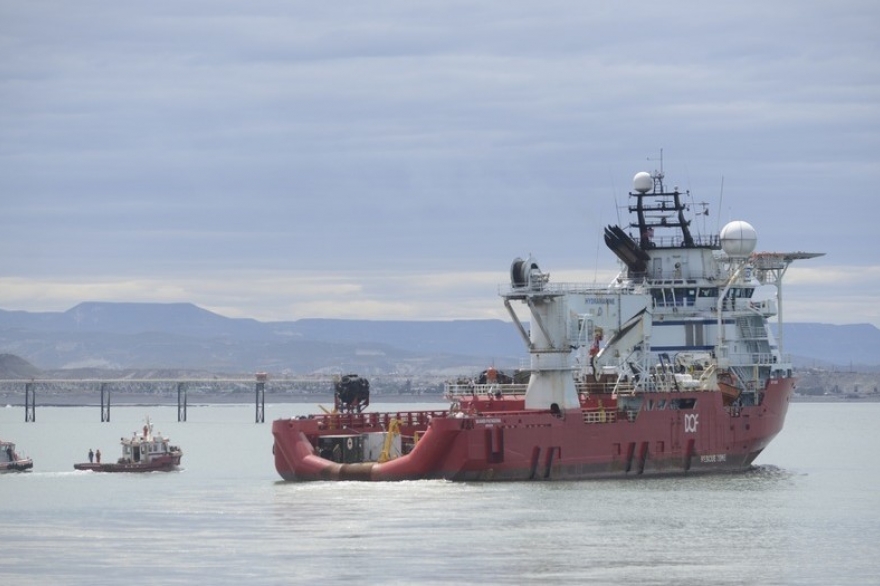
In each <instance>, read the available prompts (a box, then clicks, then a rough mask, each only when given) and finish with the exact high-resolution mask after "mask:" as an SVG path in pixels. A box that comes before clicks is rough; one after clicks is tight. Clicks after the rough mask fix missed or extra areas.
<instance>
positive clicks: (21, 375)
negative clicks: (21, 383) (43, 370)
mask: <svg viewBox="0 0 880 586" xmlns="http://www.w3.org/2000/svg"><path fill="white" fill-rule="evenodd" d="M38 376H40V369H39V368H37V367H36V366H34V365H33V364H31V363H30V362H28V361H27V360H24V359H23V358H21V357H19V356H15V355H13V354H0V378H7V379H28V378H36V377H38Z"/></svg>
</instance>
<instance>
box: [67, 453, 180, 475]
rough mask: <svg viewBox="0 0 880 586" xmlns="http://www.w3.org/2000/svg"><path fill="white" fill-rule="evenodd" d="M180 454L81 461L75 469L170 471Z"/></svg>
mask: <svg viewBox="0 0 880 586" xmlns="http://www.w3.org/2000/svg"><path fill="white" fill-rule="evenodd" d="M181 457H182V454H181V455H168V456H154V457H153V459H152V460H151V461H149V462H126V461H120V462H82V463H79V464H74V465H73V468H74V469H75V470H91V471H92V472H171V471H173V470H177V468H178V466H180V459H181Z"/></svg>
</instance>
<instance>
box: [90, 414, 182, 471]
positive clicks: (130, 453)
mask: <svg viewBox="0 0 880 586" xmlns="http://www.w3.org/2000/svg"><path fill="white" fill-rule="evenodd" d="M119 443H120V444H122V457H120V458H119V459H118V460H116V461H115V462H101V459H100V455H99V456H98V458H97V461H89V462H82V463H79V464H74V465H73V467H74V468H75V469H76V470H91V471H93V472H167V471H171V470H176V469H177V467H178V466H179V465H180V459H181V458H182V457H183V451H182V450H181V449H180V448H179V447H177V446H174V445H171V442H170V441H169V439H168V438H167V437H165V436H164V435H162V434H161V433H159V432H155V433H154V432H153V423H152V422H151V421H150V418H149V417H147V418H146V422H145V423H144V426H143V428H142V429H141V432H140V433H138V432H133V433H132V434H131V437H130V438H128V437H122V438H120V439H119ZM90 460H91V457H90Z"/></svg>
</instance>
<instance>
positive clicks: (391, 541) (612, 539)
mask: <svg viewBox="0 0 880 586" xmlns="http://www.w3.org/2000/svg"><path fill="white" fill-rule="evenodd" d="M426 406H428V405H412V404H408V405H393V404H389V405H379V406H374V407H376V408H377V409H384V408H387V409H389V410H398V409H400V410H409V409H411V408H415V407H426ZM430 406H432V407H435V406H436V405H433V404H432V405H430ZM314 411H315V406H313V405H297V404H278V405H267V406H266V419H267V423H264V424H256V423H254V422H253V421H254V407H253V405H212V406H190V408H189V411H188V418H189V421H188V422H186V423H178V422H177V408H176V405H175V406H170V407H168V406H164V407H123V406H118V407H117V406H114V407H113V411H112V421H111V422H109V423H101V422H100V410H99V407H98V406H93V407H66V408H64V407H37V413H36V415H37V422H36V423H24V408H23V407H14V408H12V407H10V408H0V437H2V438H4V439H11V440H13V441H15V442H17V443H18V446H19V448H20V449H21V450H22V451H24V452H26V453H28V454H29V455H30V456H31V457H33V458H34V461H35V465H34V470H33V471H32V472H30V473H26V474H5V475H0V513H2V514H0V584H2V585H8V586H18V585H26V584H36V585H40V586H43V585H48V584H65V585H68V584H69V585H73V584H90V585H91V584H95V585H98V584H112V585H118V584H125V583H129V584H212V585H217V584H247V585H258V584H311V583H315V584H351V583H361V584H406V585H412V584H472V583H483V584H532V583H536V584H537V583H540V584H632V585H647V584H670V585H672V584H674V585H677V586H681V585H688V584H694V585H706V584H748V585H752V584H798V585H800V584H817V585H822V586H828V585H834V584H857V585H863V584H880V472H878V466H880V456H878V454H877V450H878V446H880V425H878V421H880V404H878V403H870V404H862V403H835V404H811V403H796V404H793V405H792V407H791V410H790V412H789V417H788V421H787V424H786V428H785V430H784V431H783V432H782V434H781V435H780V436H779V437H778V438H777V439H776V440H775V442H774V443H773V444H771V446H770V447H769V448H768V449H767V450H766V451H765V452H764V453H763V454H762V455H761V456H760V457H759V459H758V460H757V462H756V464H757V466H756V468H755V470H753V471H751V472H747V473H744V474H736V475H725V476H713V477H698V478H675V479H649V480H640V479H630V480H625V481H592V482H590V481H586V482H557V483H553V482H549V483H541V482H535V483H507V484H492V483H466V484H456V483H450V482H443V481H423V482H403V483H378V484H359V483H312V484H288V483H284V482H281V481H280V479H279V478H278V477H277V475H276V473H275V469H274V466H273V460H272V453H271V452H272V436H271V431H270V427H271V425H270V423H268V421H269V420H271V419H275V418H278V417H287V416H291V415H298V414H304V413H308V412H314ZM147 414H149V415H150V416H151V418H152V419H153V422H154V424H155V429H156V430H157V431H161V432H163V433H165V434H166V435H168V436H170V438H171V440H172V441H173V443H176V444H179V445H180V446H181V447H182V448H183V450H184V457H183V470H181V471H179V472H172V473H153V474H146V475H125V474H120V475H112V474H97V473H91V472H76V471H74V470H73V464H74V462H80V461H84V460H86V455H87V452H88V450H89V448H100V449H101V451H102V452H103V454H104V459H105V460H115V459H116V458H117V457H118V455H119V450H120V448H119V438H120V437H121V436H123V435H125V436H128V435H130V434H131V433H132V432H133V431H135V430H136V429H139V428H140V427H141V426H142V422H143V418H144V416H145V415H147Z"/></svg>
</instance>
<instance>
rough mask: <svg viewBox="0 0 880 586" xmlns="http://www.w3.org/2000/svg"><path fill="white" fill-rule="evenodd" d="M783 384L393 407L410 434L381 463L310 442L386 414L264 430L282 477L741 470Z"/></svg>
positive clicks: (541, 476) (770, 422) (780, 415)
mask: <svg viewBox="0 0 880 586" xmlns="http://www.w3.org/2000/svg"><path fill="white" fill-rule="evenodd" d="M793 389H794V379H791V378H785V379H772V380H771V381H770V382H769V384H768V386H767V388H766V390H765V392H764V394H763V397H762V401H761V402H760V404H758V405H752V406H742V407H740V406H731V405H725V397H724V395H723V393H722V392H721V391H695V392H693V393H650V394H645V395H642V396H640V397H632V398H630V399H629V400H628V401H623V400H620V401H612V400H611V399H610V398H607V399H606V400H605V403H604V405H612V406H613V407H614V408H613V409H606V408H601V409H600V408H597V405H600V406H601V405H603V403H602V402H601V401H599V402H598V403H597V402H596V401H595V400H594V401H593V403H591V404H590V405H589V407H588V408H587V407H585V408H582V409H570V410H567V411H563V412H558V413H553V412H551V411H544V410H526V409H516V410H510V409H505V408H504V405H503V402H502V405H501V408H500V409H498V410H495V411H489V410H483V411H481V412H479V413H474V414H467V415H465V414H463V413H448V414H446V413H443V414H439V413H436V412H429V413H426V412H416V413H410V414H399V413H398V414H395V415H396V416H397V417H398V418H400V419H402V420H404V424H405V425H406V426H408V429H409V433H411V434H412V435H416V436H418V439H417V441H416V442H415V443H414V446H413V447H412V448H411V450H410V451H409V452H408V453H406V454H405V455H402V456H400V457H397V458H394V459H391V460H388V461H386V462H382V463H380V462H378V461H369V462H367V461H359V460H358V459H357V458H350V459H347V458H344V457H343V458H342V461H334V460H333V459H331V458H329V457H327V454H323V455H322V454H321V453H319V450H318V446H319V445H320V444H321V438H322V437H328V436H332V437H342V438H345V437H346V434H349V437H351V438H352V439H356V438H357V437H358V436H360V435H362V434H369V433H379V432H381V431H382V429H383V428H387V425H386V424H387V422H388V420H389V419H388V418H387V417H383V416H382V415H380V416H378V417H371V418H366V419H363V421H362V425H360V426H359V425H357V424H356V422H355V421H348V422H342V421H338V420H334V419H333V418H332V417H331V418H328V417H327V416H316V417H313V418H304V419H281V420H276V421H275V422H274V423H273V428H272V433H273V436H274V440H275V443H274V447H273V450H274V454H275V467H276V470H277V471H278V473H279V475H280V476H281V477H282V478H283V479H285V480H288V481H314V480H359V481H396V480H419V479H438V478H439V479H446V480H453V481H490V480H509V481H519V480H577V479H591V478H616V477H628V476H648V475H670V474H699V473H705V472H727V471H739V470H746V469H748V468H749V467H750V466H751V464H752V462H753V461H754V460H755V458H756V457H757V456H758V455H759V454H760V453H761V451H762V450H764V448H766V447H767V445H768V444H769V443H770V441H771V440H772V439H773V438H774V437H775V436H776V435H777V434H778V433H779V431H781V429H782V426H783V423H784V420H785V415H786V413H787V411H788V405H789V401H790V398H791V395H792V392H793ZM673 406H674V407H673ZM420 413H421V414H420ZM425 413H426V414H425ZM420 418H421V419H424V420H425V422H424V424H420V423H419V422H418V421H417V420H418V419H420ZM359 421H360V420H359ZM404 433H406V432H404ZM337 460H338V459H337Z"/></svg>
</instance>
